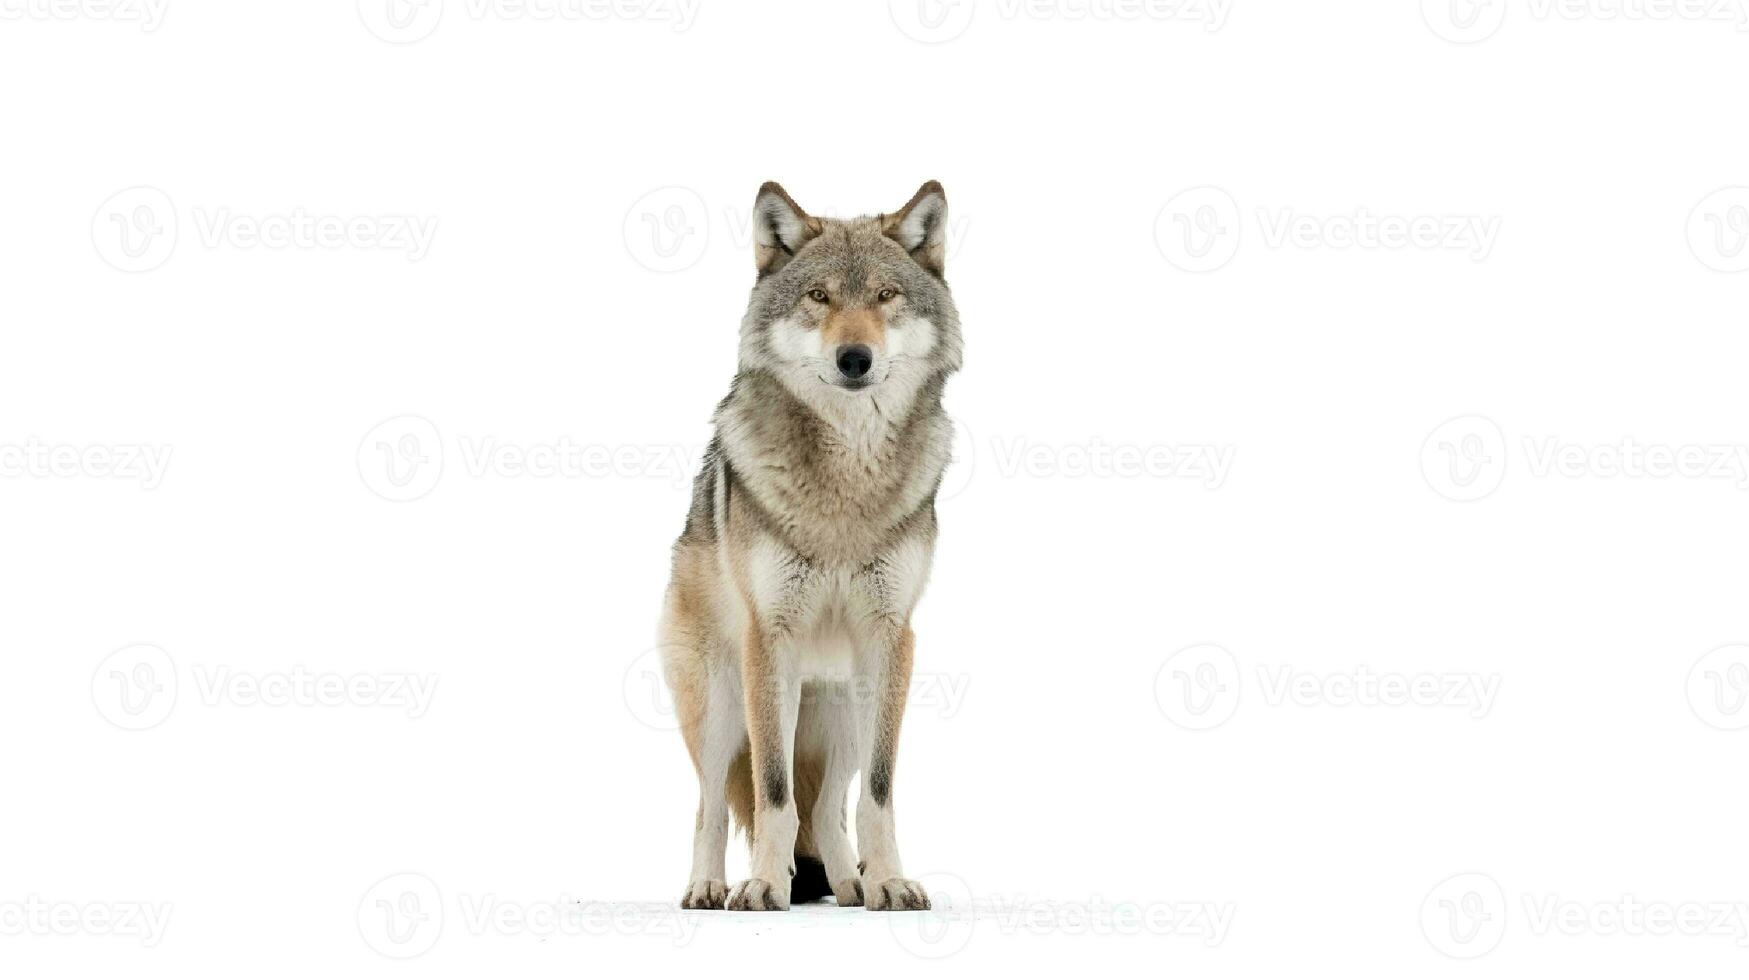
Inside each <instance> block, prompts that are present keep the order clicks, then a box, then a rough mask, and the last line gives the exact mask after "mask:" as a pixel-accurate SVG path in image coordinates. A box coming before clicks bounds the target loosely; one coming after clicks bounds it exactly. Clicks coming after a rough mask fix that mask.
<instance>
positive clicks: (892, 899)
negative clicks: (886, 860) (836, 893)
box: [863, 878, 929, 912]
mask: <svg viewBox="0 0 1749 980" xmlns="http://www.w3.org/2000/svg"><path fill="white" fill-rule="evenodd" d="M863 893H864V899H865V901H864V903H863V904H864V905H866V906H867V907H868V910H869V911H870V912H920V911H922V910H924V909H927V908H929V893H928V892H925V891H924V890H923V886H922V885H919V884H918V883H916V882H915V881H912V880H911V879H909V878H888V879H887V880H886V881H881V882H874V883H871V884H869V885H868V886H866V887H865V888H864V889H863Z"/></svg>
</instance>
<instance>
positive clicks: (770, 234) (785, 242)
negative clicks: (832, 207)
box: [753, 180, 823, 278]
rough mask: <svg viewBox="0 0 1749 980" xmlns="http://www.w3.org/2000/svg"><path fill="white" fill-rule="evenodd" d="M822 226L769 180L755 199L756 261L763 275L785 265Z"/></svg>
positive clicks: (754, 254) (754, 249) (754, 252)
mask: <svg viewBox="0 0 1749 980" xmlns="http://www.w3.org/2000/svg"><path fill="white" fill-rule="evenodd" d="M822 227H823V226H822V225H821V224H820V219H819V218H815V217H812V216H810V215H809V214H808V212H806V211H803V210H802V208H801V205H799V204H797V203H796V201H795V198H793V197H790V196H789V194H788V193H787V192H785V191H784V189H783V188H782V187H779V186H778V185H777V182H776V181H771V180H768V181H766V182H765V184H764V185H763V186H761V187H760V188H759V196H758V197H756V198H754V199H753V261H754V264H755V265H757V266H758V268H759V275H760V277H761V278H763V277H765V276H767V275H769V274H771V273H773V272H776V271H777V270H779V269H781V268H783V267H784V265H785V264H787V263H788V262H789V260H790V259H791V258H792V257H793V256H794V255H795V254H796V252H798V251H800V250H801V247H802V246H803V245H806V244H807V243H808V240H809V239H811V238H813V237H814V236H815V235H818V234H819V233H820V231H821V229H822Z"/></svg>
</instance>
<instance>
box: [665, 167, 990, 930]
mask: <svg viewBox="0 0 1749 980" xmlns="http://www.w3.org/2000/svg"><path fill="white" fill-rule="evenodd" d="M752 230H753V245H754V262H755V265H756V267H757V278H756V279H755V282H754V285H753V292H752V296H751V298H750V299H749V301H748V303H747V312H746V315H745V316H744V317H743V318H742V320H741V337H740V347H739V357H738V360H739V365H738V368H737V370H736V373H735V379H734V382H733V384H731V385H730V387H729V394H728V395H727V396H726V397H725V398H724V399H723V400H722V402H721V403H720V404H718V406H717V410H716V415H715V417H714V419H713V425H714V429H715V431H714V435H713V437H712V439H711V442H710V444H709V446H708V448H707V449H706V451H705V456H704V464H703V467H702V468H701V470H700V472H699V474H698V477H697V479H696V480H695V482H694V484H693V494H692V507H691V510H690V511H689V512H688V514H687V517H686V527H685V529H684V530H683V531H682V532H681V535H680V539H679V540H678V541H676V542H675V545H674V564H673V572H672V577H671V579H670V581H669V584H668V590H667V594H666V596H665V598H664V601H663V611H662V618H661V625H660V629H659V634H660V644H661V646H660V649H661V650H662V659H663V670H664V674H665V677H666V680H667V683H668V687H669V689H670V691H671V692H672V695H673V701H674V706H675V713H676V715H677V717H678V720H679V722H680V731H681V734H682V736H683V737H684V739H685V741H686V749H687V752H688V753H689V754H690V755H691V757H692V765H693V768H694V769H695V770H696V772H697V774H698V796H699V800H698V817H697V822H696V824H695V826H694V831H693V842H692V876H691V879H690V881H689V882H688V884H687V886H686V893H685V895H684V897H683V898H682V899H681V901H680V904H681V906H682V907H683V908H688V909H720V908H724V907H725V906H726V907H727V908H729V909H733V910H742V911H782V910H786V909H788V908H789V907H790V903H791V902H803V901H814V900H817V899H823V898H824V897H825V896H827V895H831V896H833V897H834V898H835V899H836V900H837V902H838V904H839V905H841V906H852V905H860V906H863V907H865V908H867V909H870V910H874V911H881V910H894V909H899V910H902V909H926V908H929V896H928V895H927V893H926V892H925V891H924V889H923V887H922V886H921V885H919V884H918V883H917V882H916V881H913V880H911V879H909V878H907V877H905V871H904V867H903V866H902V864H901V863H900V860H899V847H898V842H897V840H896V839H895V834H896V832H895V827H894V819H893V777H894V768H895V761H896V756H897V753H898V746H899V726H900V722H901V721H902V720H903V719H904V714H905V701H906V697H907V695H908V693H909V690H910V685H911V662H912V656H913V651H914V650H915V647H916V638H915V636H914V635H913V633H912V630H911V614H912V610H913V609H914V608H915V607H916V605H917V601H918V598H919V597H920V596H921V594H922V592H923V587H924V583H925V580H926V579H927V577H928V574H929V568H930V563H931V559H932V556H933V554H934V547H935V534H936V522H935V495H936V491H937V489H938V488H939V487H940V485H941V477H942V471H943V470H944V469H945V468H946V466H947V465H948V462H949V458H950V453H951V447H952V439H953V423H952V421H951V420H950V419H949V417H948V416H947V414H946V413H945V412H944V411H943V410H942V405H941V398H942V389H943V386H944V385H945V383H946V381H947V378H948V376H949V375H951V374H953V373H954V372H955V371H956V370H958V369H959V367H960V357H961V345H960V326H959V313H958V311H957V310H956V309H955V307H954V302H953V297H952V295H951V294H950V293H949V291H948V286H947V280H946V278H945V270H944V265H945V259H946V252H947V241H946V235H947V196H946V194H945V193H944V192H943V190H942V188H941V185H940V184H939V183H937V182H935V181H930V182H928V183H925V184H924V185H923V186H922V187H921V188H920V189H919V190H918V191H917V193H916V194H915V195H913V196H912V198H911V200H910V201H909V202H907V203H906V204H905V206H904V207H902V208H900V209H899V210H898V211H895V212H893V213H891V214H877V215H874V216H863V217H859V218H853V219H845V220H840V219H833V218H821V217H815V216H813V215H810V214H808V213H807V212H806V211H804V210H802V208H801V207H800V206H799V205H798V204H796V202H795V200H794V199H793V198H791V197H790V195H789V194H788V193H786V192H785V191H784V189H783V188H782V187H780V186H778V185H777V184H775V183H767V184H765V185H764V186H762V187H761V188H760V189H759V193H758V195H757V197H756V198H755V199H754V202H753V222H752ZM858 773H860V774H861V777H862V786H861V788H862V794H861V797H860V800H859V802H858V804H857V809H856V844H855V847H854V848H853V847H852V845H851V841H850V837H849V833H848V831H847V828H846V819H845V812H846V793H847V792H848V790H849V787H850V781H851V779H852V778H854V777H856V775H857V774H858ZM731 812H732V813H733V814H734V816H735V821H736V823H737V824H739V825H740V826H741V827H742V828H743V829H745V830H747V831H748V837H749V844H750V847H751V866H750V877H748V878H747V880H745V881H742V882H740V883H739V884H737V885H735V886H734V888H733V889H730V888H729V887H728V885H727V883H726V882H725V881H724V878H725V871H724V864H723V861H724V848H725V846H726V845H727V843H728V834H729V815H730V813H731Z"/></svg>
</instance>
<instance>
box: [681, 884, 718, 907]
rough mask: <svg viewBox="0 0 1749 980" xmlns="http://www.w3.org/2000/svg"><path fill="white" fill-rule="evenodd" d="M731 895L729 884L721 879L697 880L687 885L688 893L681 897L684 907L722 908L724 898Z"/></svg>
mask: <svg viewBox="0 0 1749 980" xmlns="http://www.w3.org/2000/svg"><path fill="white" fill-rule="evenodd" d="M728 896H729V886H728V885H725V884H723V883H722V882H720V881H695V882H693V883H692V884H690V885H687V886H686V895H685V896H684V897H682V898H681V899H680V907H681V908H683V909H720V908H722V907H723V900H724V899H726V898H728Z"/></svg>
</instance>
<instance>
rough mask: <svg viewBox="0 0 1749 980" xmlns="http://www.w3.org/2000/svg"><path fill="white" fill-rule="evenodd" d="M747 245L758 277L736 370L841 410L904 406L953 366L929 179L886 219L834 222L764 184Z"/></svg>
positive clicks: (956, 359) (953, 320)
mask: <svg viewBox="0 0 1749 980" xmlns="http://www.w3.org/2000/svg"><path fill="white" fill-rule="evenodd" d="M753 245H754V257H755V262H756V264H757V266H758V272H759V278H758V281H757V282H756V283H755V285H754V287H753V295H752V298H751V300H750V301H749V303H748V306H747V316H746V318H745V319H744V320H742V323H741V367H742V369H743V370H749V369H751V370H763V371H767V372H769V373H771V374H773V375H775V376H776V377H777V378H778V379H779V380H780V381H782V382H783V384H784V386H785V387H786V388H788V389H789V390H790V392H791V393H793V394H795V395H796V396H797V397H798V398H800V399H802V400H803V401H804V402H807V403H809V404H812V405H815V406H816V407H829V408H832V409H835V410H836V411H839V412H842V411H845V410H855V408H856V407H857V406H858V405H859V404H867V403H874V402H877V400H878V402H881V403H888V404H890V403H892V402H893V401H896V400H897V399H900V398H905V399H908V398H909V397H910V395H911V394H912V393H914V392H915V391H917V389H918V388H919V387H920V386H921V385H923V384H924V383H925V382H927V381H929V380H930V379H932V378H937V377H940V376H944V375H946V374H948V373H950V372H952V371H954V370H956V369H958V367H959V365H960V329H959V314H958V312H957V311H956V310H955V309H954V305H953V297H952V296H951V295H950V294H949V292H948V288H947V282H946V280H945V279H944V278H943V275H944V271H945V270H944V261H945V259H946V253H947V196H946V194H944V193H943V192H942V189H941V185H940V184H938V183H936V182H935V181H930V182H929V183H927V184H924V185H923V186H922V188H920V189H919V190H918V191H917V193H916V194H915V195H913V196H912V198H911V200H910V201H909V202H908V203H906V204H905V206H904V207H902V208H900V209H899V210H898V211H896V212H894V213H892V214H878V215H874V216H872V217H866V216H865V217H861V218H852V219H848V220H839V219H835V218H817V217H814V216H812V215H810V214H808V213H807V212H806V211H803V210H802V208H801V207H800V206H799V205H797V204H796V202H795V200H794V199H793V198H791V197H790V196H789V194H787V193H785V192H784V189H783V188H782V187H779V186H778V185H777V184H775V183H768V184H766V185H765V186H763V187H761V188H760V189H759V196H758V197H757V198H756V199H755V200H754V202H753Z"/></svg>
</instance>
